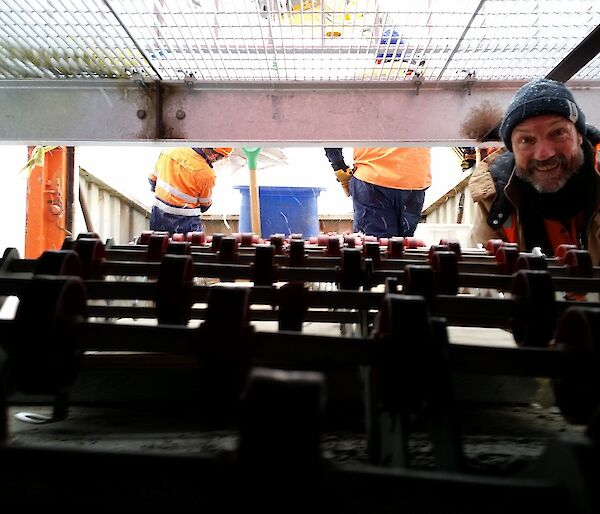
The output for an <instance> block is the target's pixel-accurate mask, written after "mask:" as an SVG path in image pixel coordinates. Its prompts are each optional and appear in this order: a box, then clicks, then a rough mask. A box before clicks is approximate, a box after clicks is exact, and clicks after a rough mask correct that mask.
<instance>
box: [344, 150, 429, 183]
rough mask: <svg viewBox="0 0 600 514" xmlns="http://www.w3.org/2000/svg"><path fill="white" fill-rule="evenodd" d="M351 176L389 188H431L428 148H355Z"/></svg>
mask: <svg viewBox="0 0 600 514" xmlns="http://www.w3.org/2000/svg"><path fill="white" fill-rule="evenodd" d="M353 161H354V176H355V177H356V178H358V179H360V180H362V181H363V182H368V183H369V184H375V185H377V186H383V187H390V188H392V189H404V190H412V189H418V190H420V189H426V188H428V187H429V186H430V185H431V152H430V149H429V148H410V147H406V148H404V147H399V148H355V149H354V154H353Z"/></svg>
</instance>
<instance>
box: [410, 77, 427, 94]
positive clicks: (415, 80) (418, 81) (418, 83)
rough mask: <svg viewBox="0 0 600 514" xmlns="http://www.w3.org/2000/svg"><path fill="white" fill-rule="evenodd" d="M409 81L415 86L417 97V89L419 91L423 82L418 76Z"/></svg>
mask: <svg viewBox="0 0 600 514" xmlns="http://www.w3.org/2000/svg"><path fill="white" fill-rule="evenodd" d="M411 80H412V81H413V83H414V85H415V88H416V93H417V96H419V89H421V86H422V85H423V82H424V80H423V77H420V76H419V75H413V77H412V79H411Z"/></svg>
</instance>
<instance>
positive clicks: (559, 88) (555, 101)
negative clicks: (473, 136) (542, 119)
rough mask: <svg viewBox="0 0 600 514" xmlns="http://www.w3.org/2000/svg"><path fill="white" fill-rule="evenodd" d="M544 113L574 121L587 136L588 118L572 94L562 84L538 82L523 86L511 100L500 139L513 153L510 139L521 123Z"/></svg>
mask: <svg viewBox="0 0 600 514" xmlns="http://www.w3.org/2000/svg"><path fill="white" fill-rule="evenodd" d="M540 114H558V115H559V116H563V117H565V118H567V119H568V120H571V121H572V122H573V123H574V124H575V126H576V127H577V130H578V131H579V133H580V134H581V135H585V115H584V114H583V112H582V111H581V109H580V108H579V106H578V105H577V103H576V102H575V98H574V97H573V94H572V93H571V91H569V90H568V89H567V86H565V85H564V84H563V83H562V82H557V81H556V80H550V79H543V78H542V79H534V80H532V81H531V82H528V83H527V84H525V85H524V86H522V87H521V89H519V90H518V91H517V92H516V93H515V96H514V97H513V99H512V100H511V102H510V104H509V106H508V107H507V109H506V113H505V114H504V118H503V119H502V123H501V124H500V137H501V138H502V141H504V145H505V146H506V148H508V149H509V150H510V151H511V152H512V143H511V141H510V136H511V134H512V131H513V129H514V128H515V127H516V126H517V125H518V124H519V123H521V122H523V121H525V120H526V119H528V118H531V117H533V116H539V115H540Z"/></svg>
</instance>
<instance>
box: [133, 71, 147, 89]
mask: <svg viewBox="0 0 600 514" xmlns="http://www.w3.org/2000/svg"><path fill="white" fill-rule="evenodd" d="M131 80H133V82H135V83H136V84H137V85H138V86H139V87H140V88H141V89H143V90H144V91H146V92H147V91H148V89H149V86H148V84H146V81H145V80H144V77H143V75H142V74H141V73H139V72H137V71H134V72H133V73H132V75H131Z"/></svg>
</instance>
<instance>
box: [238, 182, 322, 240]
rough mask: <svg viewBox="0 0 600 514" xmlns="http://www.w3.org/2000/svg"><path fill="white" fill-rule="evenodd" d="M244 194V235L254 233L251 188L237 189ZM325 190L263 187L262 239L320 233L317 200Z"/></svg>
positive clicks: (261, 191) (320, 188) (260, 199)
mask: <svg viewBox="0 0 600 514" xmlns="http://www.w3.org/2000/svg"><path fill="white" fill-rule="evenodd" d="M234 188H235V189H239V191H240V193H241V194H242V205H241V207H240V227H239V231H240V232H252V218H251V215H250V190H249V188H248V186H234ZM323 189H324V188H322V187H279V186H259V188H258V202H259V204H260V235H261V236H262V237H265V238H266V237H271V236H272V235H273V234H284V235H286V236H289V235H290V234H302V235H303V236H304V238H305V239H306V238H308V237H310V236H316V235H318V233H319V212H318V205H317V198H318V196H319V194H320V193H321V191H322V190H323Z"/></svg>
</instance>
